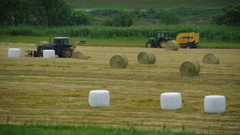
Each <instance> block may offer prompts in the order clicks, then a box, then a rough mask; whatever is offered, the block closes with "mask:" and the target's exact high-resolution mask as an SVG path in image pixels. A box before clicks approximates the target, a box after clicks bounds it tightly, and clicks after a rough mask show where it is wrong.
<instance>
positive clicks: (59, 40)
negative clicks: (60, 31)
mask: <svg viewBox="0 0 240 135" xmlns="http://www.w3.org/2000/svg"><path fill="white" fill-rule="evenodd" d="M85 42H86V41H85V40H81V41H76V42H74V43H73V44H71V45H69V42H68V37H55V38H54V39H53V44H52V45H51V44H49V43H46V42H45V43H44V44H40V45H38V44H37V50H25V52H26V53H27V55H25V56H26V57H42V56H43V51H44V50H54V51H55V55H58V56H59V57H64V58H69V57H72V54H73V53H74V51H75V50H76V45H77V44H84V43H85Z"/></svg>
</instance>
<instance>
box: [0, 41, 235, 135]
mask: <svg viewBox="0 0 240 135" xmlns="http://www.w3.org/2000/svg"><path fill="white" fill-rule="evenodd" d="M8 48H20V49H21V52H22V53H21V57H20V58H8ZM27 49H35V45H34V44H23V43H0V59H1V60H0V61H1V64H0V123H9V124H24V123H26V124H43V125H49V124H50V125H55V124H61V125H73V126H82V125H83V124H85V125H96V126H101V127H123V128H128V127H129V126H134V127H135V128H143V129H145V130H159V129H161V128H162V126H163V125H165V124H166V125H167V127H169V128H171V129H172V130H173V131H181V130H182V125H185V126H186V128H187V130H189V131H196V132H198V133H203V132H204V133H211V134H219V133H223V134H239V133H240V102H239V101H240V92H239V90H240V61H239V58H240V50H239V49H179V50H178V51H166V50H165V49H159V48H144V47H100V46H78V47H77V50H78V51H82V52H84V53H86V54H87V55H90V56H91V58H90V59H88V60H79V59H71V58H55V59H54V58H29V57H23V55H24V50H27ZM144 51H152V52H153V53H154V54H155V55H156V63H155V64H153V65H150V64H148V65H144V64H139V63H138V62H137V56H138V54H139V53H140V52H144ZM207 53H213V54H215V55H217V56H218V58H219V59H220V64H219V65H207V64H202V58H203V56H204V55H205V54H207ZM116 54H124V55H126V57H127V58H128V66H127V68H124V69H112V68H111V67H110V65H109V60H110V59H111V57H112V56H114V55H116ZM188 59H195V60H197V61H198V62H199V64H200V67H201V69H200V73H199V75H198V76H196V77H182V76H180V73H179V66H180V65H181V64H182V63H183V62H184V61H186V60H188ZM96 89H99V90H109V91H110V96H111V100H110V106H109V107H101V108H98V107H97V108H94V107H90V106H89V104H88V94H89V91H90V90H96ZM163 92H180V93H181V95H182V108H181V109H180V110H162V109H161V108H160V94H161V93H163ZM206 95H224V96H225V97H226V103H227V109H226V112H225V113H214V114H210V113H205V112H204V106H203V101H204V96H206Z"/></svg>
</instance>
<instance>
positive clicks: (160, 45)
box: [158, 39, 167, 48]
mask: <svg viewBox="0 0 240 135" xmlns="http://www.w3.org/2000/svg"><path fill="white" fill-rule="evenodd" d="M166 44H167V40H166V39H162V40H160V41H159V42H158V45H159V47H160V48H165V46H166Z"/></svg>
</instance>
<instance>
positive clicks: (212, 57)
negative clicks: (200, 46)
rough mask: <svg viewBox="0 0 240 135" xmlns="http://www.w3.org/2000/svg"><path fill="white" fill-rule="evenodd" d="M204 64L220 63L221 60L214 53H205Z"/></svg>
mask: <svg viewBox="0 0 240 135" xmlns="http://www.w3.org/2000/svg"><path fill="white" fill-rule="evenodd" d="M202 62H203V64H219V63H220V60H219V59H218V57H217V56H216V55H214V54H212V53H208V54H206V55H204V57H203V59H202Z"/></svg>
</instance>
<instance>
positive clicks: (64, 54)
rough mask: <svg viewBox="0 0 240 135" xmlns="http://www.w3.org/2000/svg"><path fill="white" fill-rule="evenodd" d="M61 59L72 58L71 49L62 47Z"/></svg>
mask: <svg viewBox="0 0 240 135" xmlns="http://www.w3.org/2000/svg"><path fill="white" fill-rule="evenodd" d="M61 57H64V58H69V57H72V49H70V48H69V47H64V48H63V49H62V52H61Z"/></svg>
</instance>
